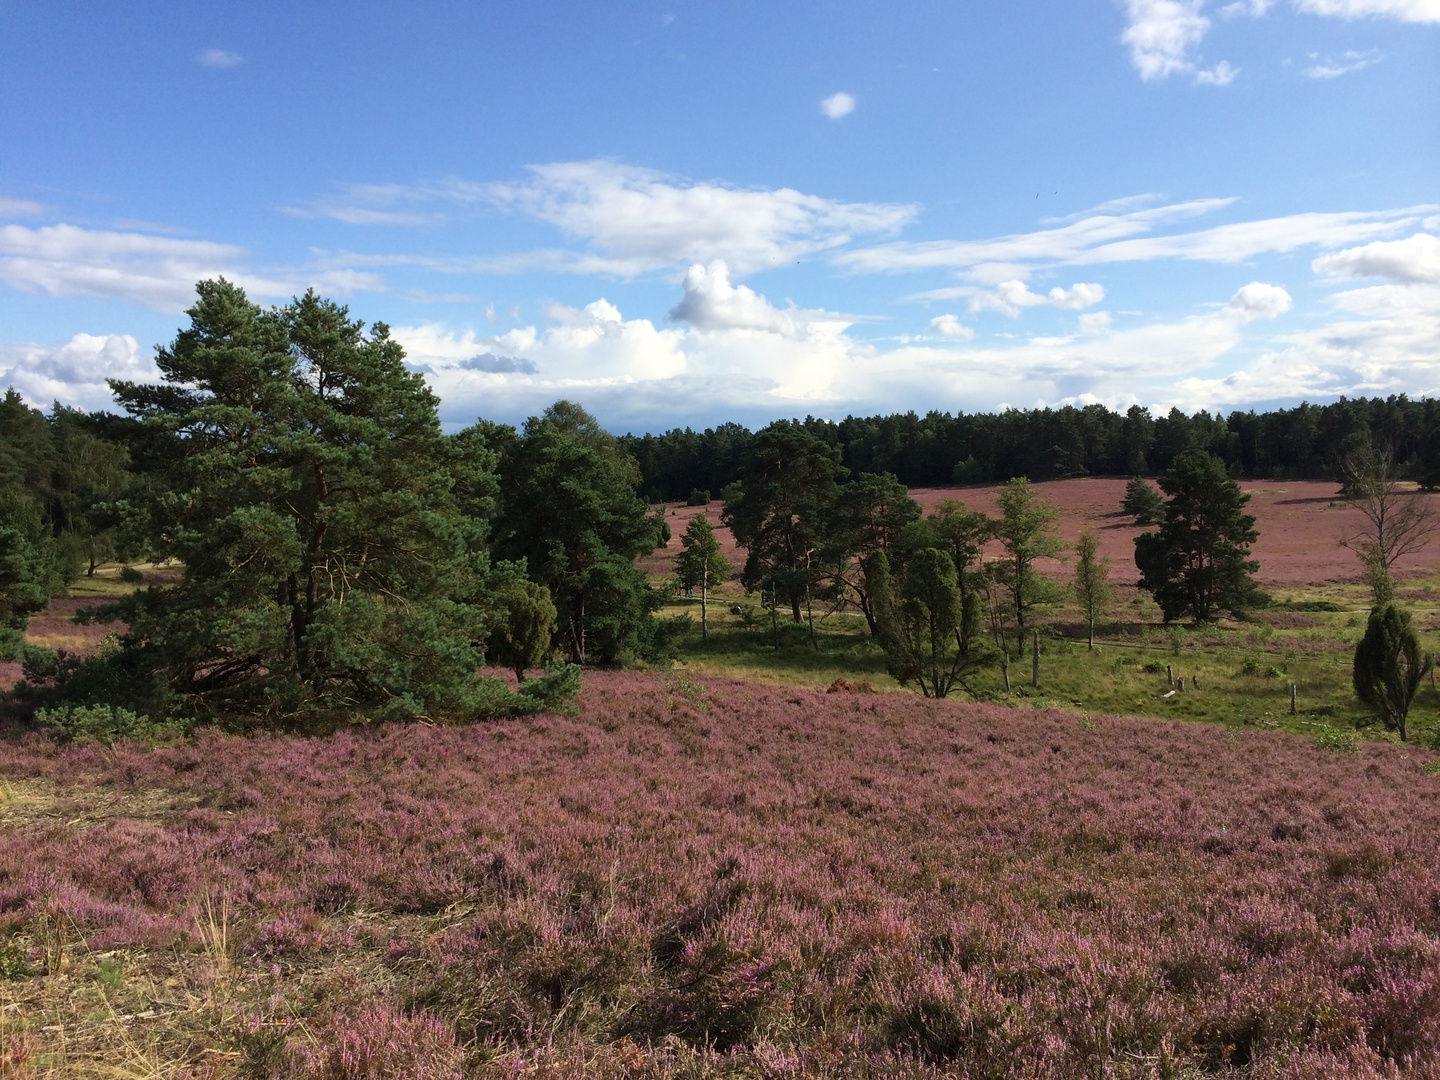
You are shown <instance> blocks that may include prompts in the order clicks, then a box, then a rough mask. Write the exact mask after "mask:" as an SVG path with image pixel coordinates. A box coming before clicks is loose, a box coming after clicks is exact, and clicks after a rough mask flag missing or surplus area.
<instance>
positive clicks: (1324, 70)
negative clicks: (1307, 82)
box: [1305, 49, 1383, 79]
mask: <svg viewBox="0 0 1440 1080" xmlns="http://www.w3.org/2000/svg"><path fill="white" fill-rule="evenodd" d="M1310 58H1311V59H1312V60H1315V61H1318V62H1317V63H1314V64H1311V65H1310V66H1309V67H1308V68H1306V69H1305V74H1306V75H1307V76H1309V77H1310V78H1312V79H1337V78H1339V77H1340V76H1341V75H1348V74H1350V73H1351V72H1352V71H1364V70H1365V69H1366V68H1367V67H1371V66H1373V65H1375V64H1378V63H1379V62H1380V61H1381V60H1382V59H1383V57H1382V56H1381V55H1380V53H1379V52H1378V51H1376V50H1375V49H1369V50H1367V51H1365V52H1354V51H1351V52H1347V53H1345V54H1344V55H1343V56H1341V57H1339V58H1338V59H1328V58H1327V59H1325V60H1320V58H1319V56H1318V55H1316V54H1315V53H1311V55H1310Z"/></svg>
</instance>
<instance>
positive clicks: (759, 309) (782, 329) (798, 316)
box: [665, 259, 846, 339]
mask: <svg viewBox="0 0 1440 1080" xmlns="http://www.w3.org/2000/svg"><path fill="white" fill-rule="evenodd" d="M682 287H683V289H684V295H683V296H682V297H681V298H680V302H679V303H678V304H676V305H675V306H674V307H673V308H671V309H670V311H669V313H668V314H667V315H666V316H665V317H666V318H667V319H670V320H672V321H675V322H686V323H689V324H690V325H691V326H693V327H695V328H696V329H697V330H767V331H769V332H771V333H775V334H780V335H782V336H784V337H789V338H795V339H799V338H804V337H806V336H808V335H809V333H810V331H811V327H812V326H813V325H814V324H815V323H816V322H836V321H839V322H841V323H844V322H845V321H846V320H844V319H840V318H839V317H837V316H833V315H828V316H827V314H826V313H825V312H823V311H804V310H802V309H800V308H797V307H795V306H794V305H793V304H792V305H791V306H790V308H788V309H786V310H781V309H779V308H776V307H774V306H773V305H772V304H771V303H770V301H768V300H766V299H765V297H763V296H761V295H760V294H759V293H757V292H755V291H754V290H753V289H750V288H748V287H746V286H744V285H732V284H731V283H730V275H729V270H728V268H727V267H726V265H725V262H724V260H723V259H717V260H715V261H714V262H712V263H711V264H710V265H709V266H700V265H699V264H696V265H695V266H692V267H690V269H689V270H688V271H687V272H686V274H685V280H684V281H683V282H682Z"/></svg>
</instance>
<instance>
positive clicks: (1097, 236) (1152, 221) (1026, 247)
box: [835, 199, 1436, 299]
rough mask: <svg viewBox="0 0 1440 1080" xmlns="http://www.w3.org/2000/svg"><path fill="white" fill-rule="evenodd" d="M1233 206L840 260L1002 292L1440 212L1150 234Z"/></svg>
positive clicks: (1273, 249)
mask: <svg viewBox="0 0 1440 1080" xmlns="http://www.w3.org/2000/svg"><path fill="white" fill-rule="evenodd" d="M1234 202H1235V200H1233V199H1197V200H1192V201H1189V202H1183V203H1175V204H1173V205H1169V206H1158V207H1151V208H1148V209H1143V210H1135V211H1131V212H1129V213H1121V214H1098V215H1095V216H1093V217H1088V218H1082V219H1080V220H1079V221H1074V222H1071V223H1069V224H1065V225H1061V226H1058V227H1056V228H1051V229H1040V230H1037V231H1035V232H1030V233H1012V234H1010V235H1007V236H999V237H995V238H993V239H989V240H958V241H956V240H932V241H922V242H909V241H899V242H894V243H888V244H881V245H878V246H874V247H868V248H858V249H854V250H850V251H845V252H841V253H838V254H837V255H836V256H835V262H836V263H837V264H838V265H840V266H841V267H843V268H845V269H847V270H850V271H852V272H856V273H865V272H889V273H895V272H906V271H919V270H930V269H942V268H943V269H951V270H955V271H958V272H960V273H961V274H962V275H963V277H965V278H966V279H968V280H970V281H972V282H976V283H980V284H996V285H998V284H1000V283H1001V282H1004V281H1008V280H1010V279H1012V278H1024V277H1026V276H1027V275H1028V274H1030V273H1032V272H1034V271H1036V270H1039V269H1048V268H1053V267H1058V266H1094V265H1099V264H1104V263H1120V262H1149V261H1153V260H1157V259H1180V260H1187V261H1199V262H1215V263H1234V262H1242V261H1244V260H1246V259H1250V258H1254V257H1255V256H1258V255H1264V254H1272V253H1286V252H1291V251H1296V250H1298V249H1300V248H1304V247H1320V248H1337V247H1343V246H1344V245H1346V244H1354V243H1359V242H1363V241H1369V240H1374V239H1379V238H1382V237H1388V236H1393V235H1394V234H1395V233H1397V232H1400V231H1402V230H1404V229H1406V228H1410V227H1413V226H1414V225H1416V224H1417V223H1419V222H1421V221H1423V220H1424V219H1425V218H1426V216H1427V215H1429V214H1433V213H1434V212H1435V210H1436V207H1435V206H1431V205H1425V206H1415V207H1406V208H1403V209H1399V210H1380V211H1341V212H1336V213H1308V214H1291V215H1287V216H1285V217H1278V218H1263V219H1259V220H1256V221H1242V222H1234V223H1230V224H1225V225H1216V226H1212V227H1210V228H1207V229H1198V230H1192V231H1185V232H1174V231H1171V232H1168V233H1166V234H1165V235H1146V234H1154V233H1156V232H1158V231H1160V230H1161V229H1162V228H1166V227H1171V226H1174V225H1177V224H1180V223H1182V222H1184V221H1186V220H1189V219H1193V218H1195V217H1198V216H1200V215H1203V214H1206V213H1210V212H1212V211H1216V210H1220V209H1222V208H1224V207H1228V206H1230V205H1232V204H1233V203H1234ZM972 294H973V290H972V289H971V288H970V287H968V286H956V287H952V288H946V289H938V290H932V291H929V292H925V293H921V294H919V298H921V299H953V298H955V297H959V296H970V295H972Z"/></svg>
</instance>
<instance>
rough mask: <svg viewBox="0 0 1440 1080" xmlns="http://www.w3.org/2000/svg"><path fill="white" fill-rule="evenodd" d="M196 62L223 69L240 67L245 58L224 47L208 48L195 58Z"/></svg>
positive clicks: (204, 65)
mask: <svg viewBox="0 0 1440 1080" xmlns="http://www.w3.org/2000/svg"><path fill="white" fill-rule="evenodd" d="M195 62H196V63H197V64H200V65H201V66H203V67H208V68H221V69H223V68H233V67H238V66H239V65H240V64H243V63H244V62H245V58H244V57H243V56H241V55H239V54H238V53H233V52H226V51H225V50H224V49H206V50H205V51H204V52H202V53H201V54H200V55H199V56H197V57H196V58H195Z"/></svg>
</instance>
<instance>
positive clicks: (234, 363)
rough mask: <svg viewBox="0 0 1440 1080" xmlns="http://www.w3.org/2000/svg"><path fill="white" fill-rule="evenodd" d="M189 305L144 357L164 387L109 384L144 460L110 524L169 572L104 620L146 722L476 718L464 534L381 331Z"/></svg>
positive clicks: (314, 313) (416, 402)
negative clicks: (112, 619) (162, 712)
mask: <svg viewBox="0 0 1440 1080" xmlns="http://www.w3.org/2000/svg"><path fill="white" fill-rule="evenodd" d="M198 292H199V300H198V302H197V303H196V305H195V306H194V307H193V308H191V309H190V311H189V312H188V314H189V316H190V326H189V328H188V329H185V330H182V331H181V332H180V333H179V335H178V336H177V337H176V338H175V341H174V342H173V343H172V344H171V345H170V346H169V347H168V348H162V349H160V350H159V351H158V355H157V357H156V363H157V364H158V366H159V368H160V370H161V372H162V374H163V376H164V382H163V383H162V384H160V385H142V384H136V383H115V384H113V389H114V392H115V395H116V397H117V399H118V400H119V402H120V403H121V405H123V406H124V408H125V409H126V410H127V411H128V412H129V413H130V414H131V415H132V416H133V417H135V418H137V419H138V420H139V421H140V424H139V428H140V430H139V432H138V433H137V438H143V439H144V442H145V452H146V454H147V456H148V457H149V458H150V459H151V460H152V461H153V462H154V467H153V470H152V472H151V473H150V475H149V477H148V483H147V485H146V486H145V487H144V488H143V490H141V491H139V492H137V493H133V494H132V496H131V499H130V503H129V511H130V513H131V517H132V519H133V520H134V522H135V523H136V524H137V525H138V526H139V527H140V528H141V530H142V531H143V532H144V533H145V534H146V536H147V540H148V543H149V545H150V547H151V549H152V550H153V551H154V552H155V553H156V555H157V556H159V557H160V558H162V559H174V560H175V561H176V563H177V565H178V567H179V568H180V579H179V581H178V583H176V584H173V585H168V586H164V587H156V588H151V589H149V590H146V591H144V592H142V593H139V594H137V595H136V596H135V597H133V598H132V599H130V600H129V601H128V602H126V603H124V604H122V605H119V606H118V607H116V608H115V609H113V610H112V611H111V614H112V615H115V616H120V617H123V618H124V619H126V621H127V622H128V623H129V632H128V634H127V635H126V637H125V639H124V646H125V647H124V651H123V654H122V657H121V658H120V662H121V663H122V665H123V666H124V669H125V670H126V672H128V674H129V675H130V676H131V677H132V678H135V679H140V680H144V679H149V680H150V685H149V695H150V697H151V700H150V701H149V702H148V703H147V705H148V706H149V707H151V708H152V709H153V708H160V709H165V708H167V706H168V707H170V708H182V709H185V710H188V711H190V712H201V713H203V712H206V711H215V710H225V711H235V710H240V711H262V712H265V713H268V714H270V715H272V716H276V717H283V716H293V715H297V714H303V713H306V712H312V713H313V712H315V711H321V712H324V711H330V710H347V711H348V710H361V711H363V712H365V713H366V714H368V715H374V716H396V717H404V716H415V715H421V714H425V713H428V712H434V711H436V710H455V711H458V712H461V713H464V712H473V711H474V710H477V709H484V708H486V707H487V706H493V705H494V702H493V700H492V699H493V697H494V691H495V686H494V684H493V683H490V684H487V683H485V681H484V680H481V679H480V678H479V677H478V672H477V669H478V667H479V664H480V659H481V658H480V655H479V653H478V651H477V649H476V647H475V642H478V641H481V640H483V638H484V637H485V633H486V630H487V616H488V610H487V607H486V606H485V603H484V600H485V597H484V596H483V582H484V578H485V572H486V556H485V553H484V550H483V545H482V539H483V522H482V521H481V520H480V519H477V518H475V517H473V516H470V515H467V514H463V513H461V512H460V508H459V505H458V502H457V495H456V491H455V488H456V484H455V477H454V470H452V468H451V467H450V466H451V464H452V462H451V460H450V459H451V458H452V457H455V456H456V455H454V454H453V453H452V452H451V448H450V447H449V445H448V444H447V441H446V440H445V438H444V436H443V435H442V434H441V431H440V424H439V419H438V417H437V414H436V405H437V402H436V399H435V397H434V395H433V394H432V393H431V392H430V391H429V389H427V387H426V386H425V383H424V380H423V378H422V377H421V376H419V375H416V374H413V373H411V372H410V371H408V370H407V369H406V368H405V365H404V363H403V355H404V354H403V352H402V350H401V348H400V346H399V345H398V344H397V343H396V342H394V341H393V340H391V338H390V336H389V330H388V328H387V327H386V326H384V324H381V323H376V324H375V325H374V326H372V327H371V328H370V330H369V332H368V333H367V332H366V330H365V327H364V324H363V323H361V322H358V321H353V320H352V319H351V318H350V317H349V314H348V312H347V310H346V309H345V308H343V307H340V306H338V305H336V304H334V303H331V302H329V301H326V300H323V299H321V298H319V297H317V296H315V295H314V294H313V292H312V293H307V294H306V295H305V296H304V297H303V298H301V299H299V300H296V301H295V302H294V303H292V304H290V305H289V306H287V307H285V308H283V309H280V310H272V311H268V312H266V311H262V310H261V309H260V308H259V307H257V306H256V305H254V304H252V303H251V302H250V301H249V300H248V299H247V298H246V296H245V294H244V292H243V291H242V290H241V289H240V288H238V287H237V286H235V285H233V284H230V283H229V282H226V281H224V280H219V281H206V282H202V283H201V284H200V285H199V286H198ZM465 486H468V487H469V488H471V489H474V488H477V487H479V488H483V487H484V484H483V482H481V481H478V480H476V479H475V478H471V481H470V483H469V484H468V485H465ZM141 689H142V688H141V687H139V686H136V687H133V688H132V690H133V692H136V693H139V692H140V691H141ZM167 699H168V701H167Z"/></svg>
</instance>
